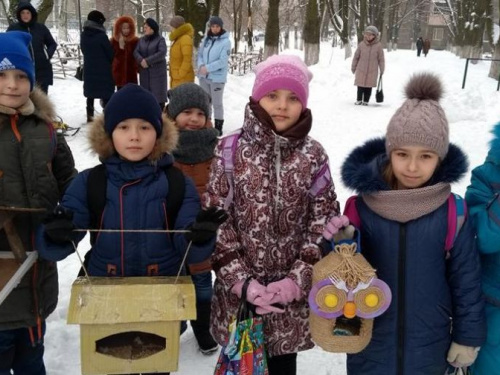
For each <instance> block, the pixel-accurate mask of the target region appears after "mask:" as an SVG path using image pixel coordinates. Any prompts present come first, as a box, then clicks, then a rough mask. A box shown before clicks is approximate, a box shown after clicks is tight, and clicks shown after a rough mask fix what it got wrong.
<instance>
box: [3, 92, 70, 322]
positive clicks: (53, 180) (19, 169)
mask: <svg viewBox="0 0 500 375" xmlns="http://www.w3.org/2000/svg"><path fill="white" fill-rule="evenodd" d="M18 112H19V113H18V114H16V112H15V111H14V110H13V109H12V108H7V107H3V106H0V206H8V207H21V208H45V209H46V210H47V212H48V211H50V210H52V209H53V208H54V207H55V206H56V204H57V203H58V201H59V200H60V198H61V197H62V195H63V192H64V190H65V189H66V187H67V186H68V185H69V183H70V182H71V180H72V179H73V177H74V176H75V175H76V170H75V163H74V160H73V156H72V154H71V151H70V149H69V147H68V145H67V144H66V141H65V140H64V137H63V136H62V135H60V134H57V133H56V131H55V129H54V127H53V126H52V119H54V118H55V112H54V108H53V106H52V104H51V103H50V101H49V99H48V98H47V96H46V95H45V94H44V93H43V92H41V91H40V90H38V89H35V90H34V91H33V92H32V93H31V95H30V100H28V102H27V103H26V104H25V105H24V106H23V107H21V108H18ZM45 214H46V213H43V214H38V215H34V214H30V215H28V214H27V215H18V216H17V217H16V218H14V225H15V227H16V229H17V232H18V234H19V236H20V237H21V241H22V243H23V245H24V248H25V250H26V251H33V250H35V249H33V239H34V233H35V230H36V228H37V226H38V225H39V224H40V222H41V219H42V217H43V215H45ZM0 251H2V252H4V251H9V252H10V251H11V250H10V246H9V244H8V242H7V238H6V236H5V232H4V231H0ZM57 295H58V281H57V266H56V264H55V263H52V262H48V261H45V260H43V259H39V260H38V261H37V262H36V264H35V265H34V266H33V268H32V269H31V270H30V271H28V272H27V274H26V275H25V276H24V278H23V279H22V280H21V282H20V284H19V285H18V286H17V287H16V289H14V290H13V291H12V293H11V294H10V295H9V296H8V297H7V299H6V300H5V301H4V302H3V303H2V305H0V331H1V330H6V329H14V328H20V327H28V326H35V325H36V323H37V319H38V318H41V319H45V318H46V317H47V316H48V315H49V314H50V313H51V312H52V311H54V309H55V307H56V304H57Z"/></svg>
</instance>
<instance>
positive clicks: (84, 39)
mask: <svg viewBox="0 0 500 375" xmlns="http://www.w3.org/2000/svg"><path fill="white" fill-rule="evenodd" d="M80 46H81V48H82V53H83V64H84V65H83V95H84V96H85V97H87V98H99V99H109V98H110V97H111V95H113V92H114V91H115V82H114V80H113V76H112V73H111V64H112V62H113V54H114V52H113V47H112V46H111V43H110V42H109V39H108V37H107V36H106V30H105V29H104V27H103V26H101V25H100V24H98V23H97V22H94V21H85V24H84V27H83V32H82V35H81V39H80Z"/></svg>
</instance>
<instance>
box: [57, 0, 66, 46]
mask: <svg viewBox="0 0 500 375" xmlns="http://www.w3.org/2000/svg"><path fill="white" fill-rule="evenodd" d="M59 1H60V4H59V15H58V19H59V22H58V23H59V27H58V29H57V36H58V38H59V41H61V40H64V41H67V40H68V0H59Z"/></svg>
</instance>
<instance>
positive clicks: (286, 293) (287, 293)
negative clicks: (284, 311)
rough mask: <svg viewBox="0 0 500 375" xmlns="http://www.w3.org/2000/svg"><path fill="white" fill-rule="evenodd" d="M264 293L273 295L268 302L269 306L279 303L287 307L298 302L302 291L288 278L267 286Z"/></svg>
mask: <svg viewBox="0 0 500 375" xmlns="http://www.w3.org/2000/svg"><path fill="white" fill-rule="evenodd" d="M266 291H267V292H268V293H272V294H273V298H272V299H271V301H270V303H271V304H273V303H281V304H283V305H288V304H289V303H290V302H292V301H294V300H299V299H300V297H302V290H301V289H300V288H299V286H298V285H297V284H296V283H295V281H293V280H292V279H290V278H289V277H285V278H284V279H282V280H280V281H276V282H274V283H271V284H269V285H268V286H267V288H266Z"/></svg>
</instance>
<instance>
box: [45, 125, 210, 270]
mask: <svg viewBox="0 0 500 375" xmlns="http://www.w3.org/2000/svg"><path fill="white" fill-rule="evenodd" d="M89 139H90V143H91V148H92V149H93V151H95V152H96V153H97V154H98V155H99V157H100V160H102V162H103V164H104V165H105V166H106V172H107V189H106V205H105V207H104V211H103V213H102V217H101V220H100V222H101V225H100V228H101V229H159V230H165V229H167V227H169V228H170V227H171V228H172V229H175V230H185V229H186V228H187V227H188V226H189V225H190V224H192V223H193V221H194V220H195V218H196V215H197V214H198V213H199V211H200V198H199V196H198V193H197V192H196V188H195V187H194V184H193V182H192V180H191V179H189V178H187V177H186V178H185V181H186V186H185V195H184V200H183V202H182V204H181V207H180V209H179V212H178V213H177V219H176V222H175V224H174V225H171V226H168V225H167V210H166V206H165V205H166V198H167V195H168V194H169V185H168V180H167V177H166V175H165V172H164V171H163V169H162V168H164V167H166V166H168V165H171V164H172V163H173V158H172V156H171V155H170V152H171V151H172V149H173V148H174V147H175V145H176V143H177V139H178V134H177V130H176V129H175V127H174V126H172V125H171V124H170V123H169V122H168V121H166V117H164V120H163V132H162V135H161V137H160V138H159V139H158V140H157V142H156V145H155V148H154V149H153V152H152V154H151V155H150V157H149V158H147V159H145V160H142V161H139V162H134V163H132V162H128V161H125V160H123V159H121V158H120V157H119V155H118V154H116V153H115V150H114V147H113V143H112V140H111V137H110V136H109V135H107V134H106V132H105V131H104V119H103V117H102V116H99V117H98V118H97V119H96V120H95V121H94V122H93V123H92V125H91V130H90V135H89ZM89 172H90V170H85V171H83V172H81V173H80V174H78V176H77V177H76V178H75V179H74V181H73V183H72V184H71V185H70V186H69V188H68V190H67V192H66V194H65V195H64V197H63V199H62V205H63V206H64V207H65V208H66V209H68V210H70V211H72V212H73V223H74V225H75V227H77V228H89V226H90V224H91V221H90V220H91V217H90V212H89V204H88V201H87V188H88V181H87V180H88V176H89ZM83 236H84V234H82V235H80V236H78V237H77V238H75V239H76V240H77V241H79V240H81V239H82V238H83ZM37 241H39V242H40V249H41V250H40V251H41V254H42V255H44V256H47V257H50V259H52V260H60V259H62V258H64V257H66V256H67V255H69V254H70V253H72V252H73V249H72V246H71V245H68V246H64V245H63V246H58V245H55V244H53V243H50V242H48V240H47V239H46V238H45V237H43V236H40V235H39V236H37ZM214 242H215V239H214V240H212V241H208V242H207V243H205V244H203V245H194V244H193V245H192V246H191V249H190V252H189V255H188V258H187V262H188V264H192V263H201V262H203V261H206V260H207V259H208V258H209V257H210V255H211V253H212V251H213V248H214ZM187 245H188V243H187V241H186V239H185V237H184V234H183V233H177V234H174V236H173V241H172V239H171V236H170V234H169V233H145V232H135V233H124V234H122V235H120V233H100V234H99V235H98V236H97V238H96V241H95V243H94V245H93V247H92V256H91V257H90V263H89V267H88V271H89V274H90V275H92V276H153V275H159V276H173V275H176V274H177V272H178V271H179V268H180V266H181V261H182V258H183V256H184V254H185V251H186V249H187Z"/></svg>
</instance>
